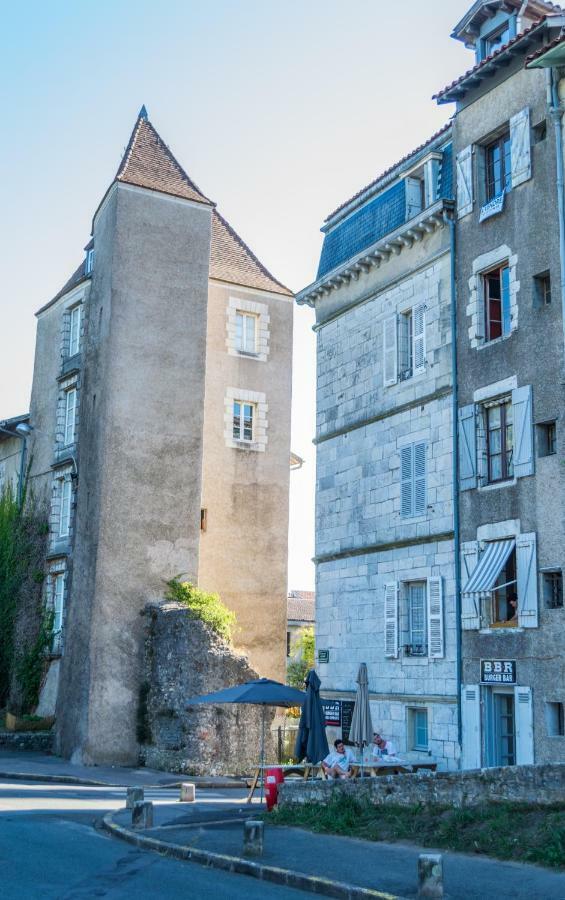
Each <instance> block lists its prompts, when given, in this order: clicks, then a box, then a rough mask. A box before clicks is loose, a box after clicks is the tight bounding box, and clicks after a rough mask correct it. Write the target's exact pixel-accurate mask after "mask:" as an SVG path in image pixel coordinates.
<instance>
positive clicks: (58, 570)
mask: <svg viewBox="0 0 565 900" xmlns="http://www.w3.org/2000/svg"><path fill="white" fill-rule="evenodd" d="M59 576H62V577H63V579H64V580H63V595H62V604H61V607H62V609H61V627H60V629H59V630H58V631H57V632H56V631H55V630H54V628H53V640H52V644H51V651H50V655H51V656H61V655H62V653H63V635H64V631H65V619H66V614H67V609H66V607H67V598H68V577H67V576H68V570H67V561H66V559H65V558H64V557H62V558H60V559H54V560H51V561H50V562H49V565H48V570H47V578H46V583H45V609H46V611H47V612H53V613H54V611H55V583H56V580H57V578H58V577H59ZM54 625H55V623H54V622H53V626H54Z"/></svg>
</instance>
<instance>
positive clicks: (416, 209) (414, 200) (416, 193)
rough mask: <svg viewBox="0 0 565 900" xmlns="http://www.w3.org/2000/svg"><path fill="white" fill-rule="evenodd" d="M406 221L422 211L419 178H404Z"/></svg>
mask: <svg viewBox="0 0 565 900" xmlns="http://www.w3.org/2000/svg"><path fill="white" fill-rule="evenodd" d="M405 184H406V221H409V220H410V219H413V218H414V216H417V215H418V213H421V212H422V182H421V181H420V179H419V178H406V179H405Z"/></svg>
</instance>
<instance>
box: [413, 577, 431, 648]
mask: <svg viewBox="0 0 565 900" xmlns="http://www.w3.org/2000/svg"><path fill="white" fill-rule="evenodd" d="M427 632H428V622H427V611H426V582H425V581H415V582H412V583H410V584H409V585H408V634H409V638H410V643H409V646H410V656H425V655H426V653H427V646H426V644H427Z"/></svg>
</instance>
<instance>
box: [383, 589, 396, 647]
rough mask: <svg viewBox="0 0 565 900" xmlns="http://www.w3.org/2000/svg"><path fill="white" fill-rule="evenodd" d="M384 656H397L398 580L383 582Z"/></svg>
mask: <svg viewBox="0 0 565 900" xmlns="http://www.w3.org/2000/svg"><path fill="white" fill-rule="evenodd" d="M385 656H387V657H389V658H390V659H396V658H397V656H398V581H391V582H390V583H389V584H385Z"/></svg>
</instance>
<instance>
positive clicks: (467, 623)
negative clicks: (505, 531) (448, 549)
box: [461, 541, 481, 631]
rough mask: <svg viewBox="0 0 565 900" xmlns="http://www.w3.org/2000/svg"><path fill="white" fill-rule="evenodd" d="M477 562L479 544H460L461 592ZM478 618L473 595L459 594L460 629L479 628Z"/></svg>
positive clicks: (472, 542)
mask: <svg viewBox="0 0 565 900" xmlns="http://www.w3.org/2000/svg"><path fill="white" fill-rule="evenodd" d="M478 562H479V542H478V541H467V543H465V544H461V591H464V590H465V585H466V584H467V582H468V581H469V578H470V577H471V575H472V573H473V572H474V571H475V569H476V567H477V565H478ZM480 624H481V622H480V616H479V610H478V608H477V601H476V599H475V595H474V594H464V593H462V594H461V627H462V628H463V629H464V630H465V631H472V630H475V629H477V628H480Z"/></svg>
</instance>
